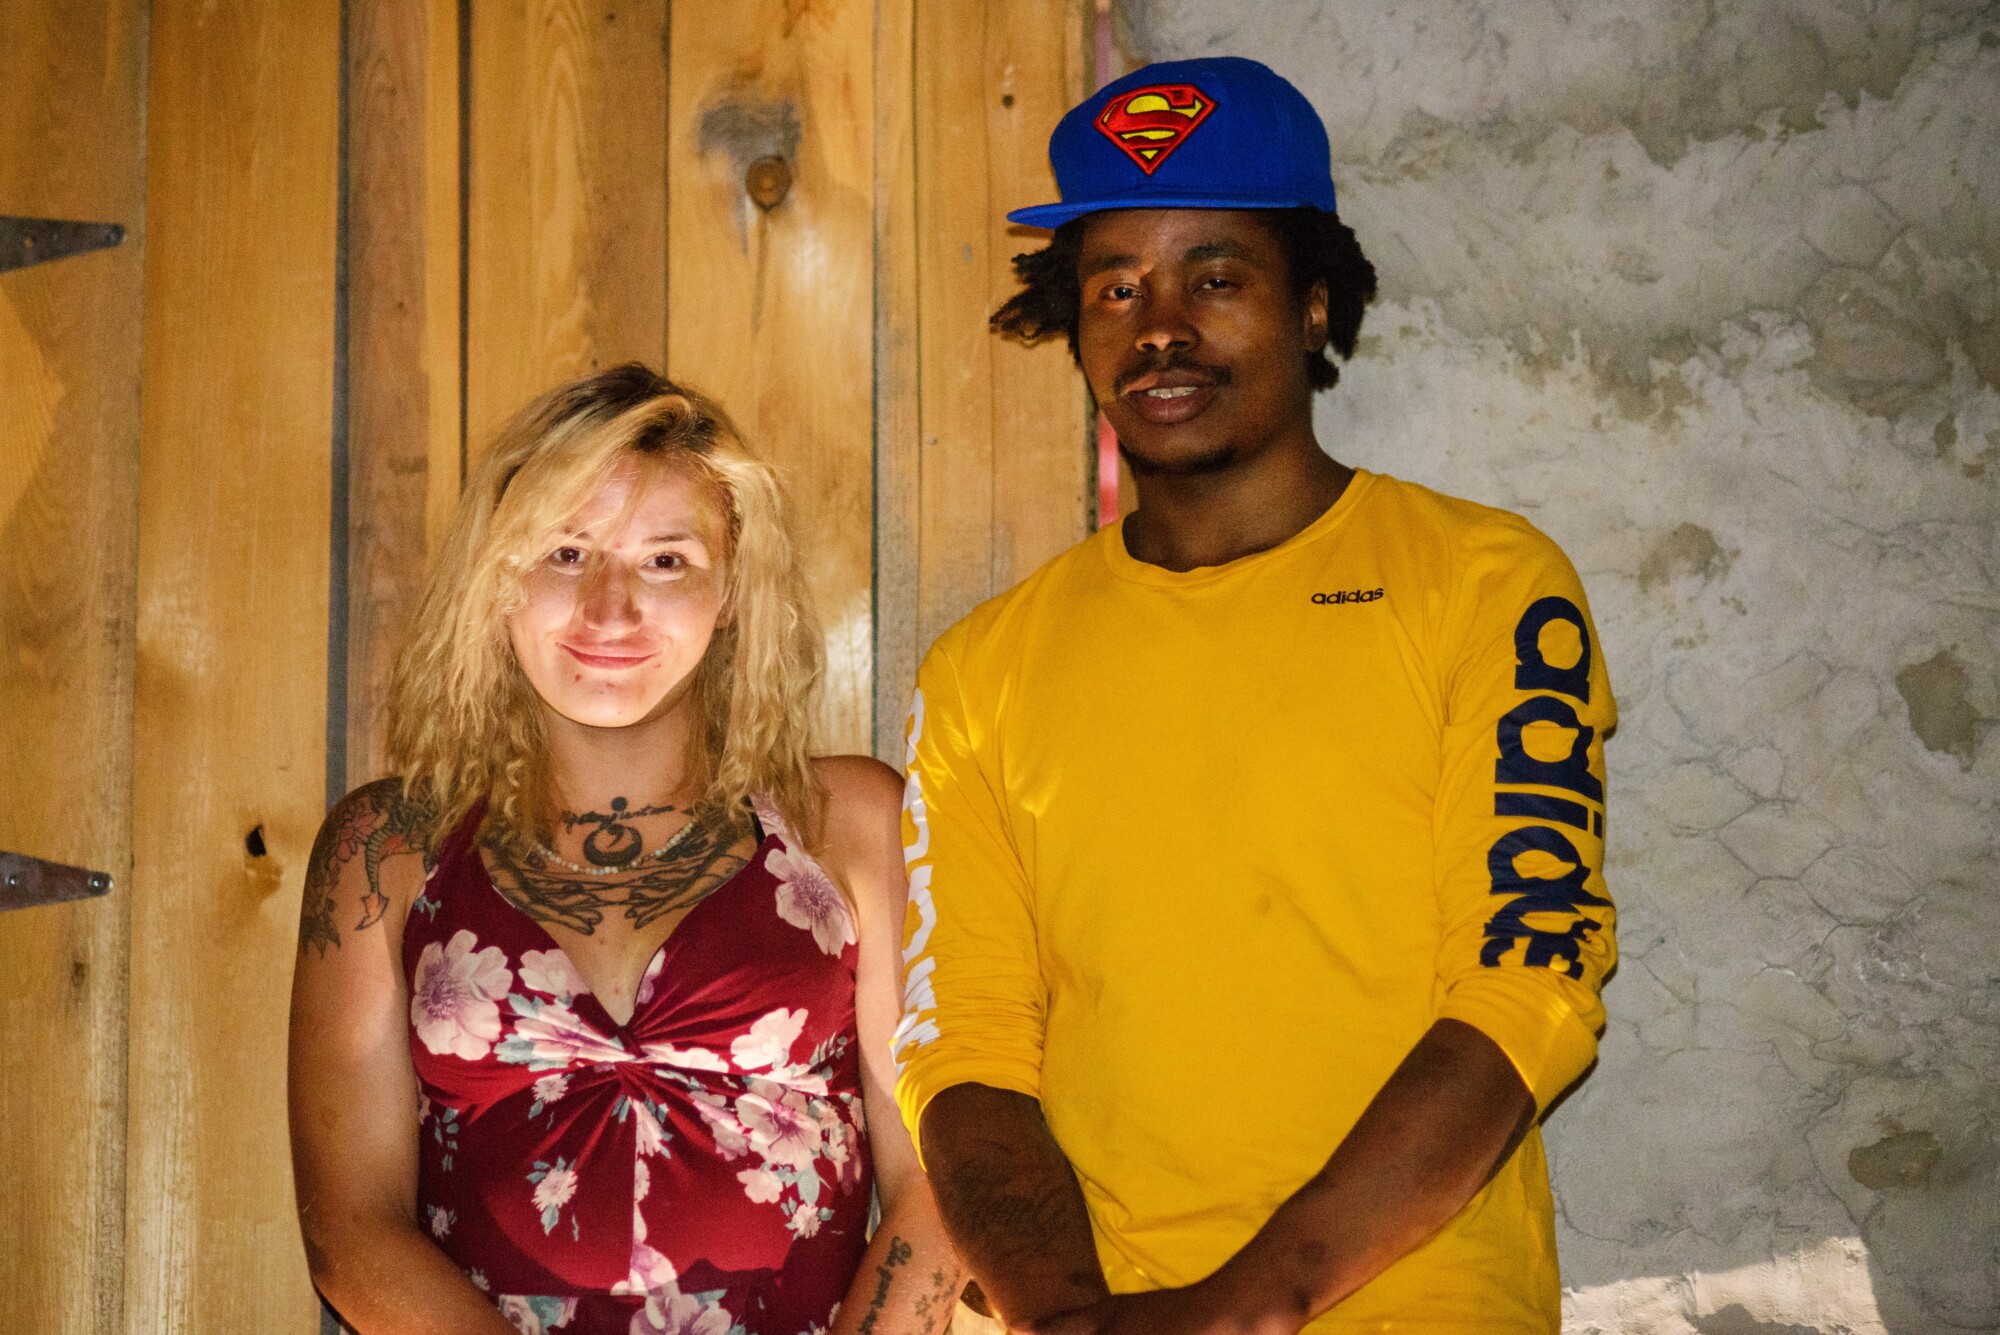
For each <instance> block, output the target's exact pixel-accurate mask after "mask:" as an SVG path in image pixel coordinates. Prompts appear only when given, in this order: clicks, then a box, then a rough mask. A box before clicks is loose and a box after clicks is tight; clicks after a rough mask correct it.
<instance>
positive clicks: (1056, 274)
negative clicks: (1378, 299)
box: [987, 208, 1375, 390]
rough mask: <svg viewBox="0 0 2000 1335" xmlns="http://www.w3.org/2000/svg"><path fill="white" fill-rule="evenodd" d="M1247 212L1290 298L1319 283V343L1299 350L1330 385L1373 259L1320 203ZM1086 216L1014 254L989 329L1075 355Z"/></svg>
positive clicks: (1320, 381) (1368, 293) (1350, 345)
mask: <svg viewBox="0 0 2000 1335" xmlns="http://www.w3.org/2000/svg"><path fill="white" fill-rule="evenodd" d="M1254 212H1255V216H1256V217H1257V218H1258V220H1259V221H1261V222H1262V223H1263V224H1264V225H1265V226H1266V227H1269V228H1270V229H1271V232H1272V234H1273V235H1275V236H1276V237H1277V238H1278V244H1279V245H1280V246H1281V247H1282V248H1283V250H1284V252H1285V272H1286V275H1287V277H1288V278H1289V279H1290V281H1291V288H1292V297H1293V299H1294V300H1296V301H1301V302H1303V301H1304V300H1305V299H1306V294H1307V293H1309V292H1311V291H1312V285H1313V284H1314V283H1316V282H1321V281H1323V282H1325V283H1326V347H1324V348H1321V349H1320V350H1319V351H1317V352H1309V353H1307V354H1306V379H1307V380H1308V381H1309V382H1310V383H1311V385H1312V387H1313V388H1314V389H1316V390H1317V389H1331V388H1332V387H1333V386H1334V385H1335V384H1337V383H1338V382H1339V380H1340V368H1339V367H1338V366H1336V365H1335V364H1334V361H1333V358H1332V357H1331V356H1330V355H1329V352H1330V351H1331V352H1337V353H1339V354H1340V356H1341V359H1342V360H1343V361H1344V360H1346V359H1347V358H1349V357H1352V356H1353V355H1354V340H1355V338H1356V336H1358V335H1359V334H1360V332H1361V315H1362V311H1363V310H1364V309H1365V308H1366V307H1367V305H1368V303H1369V302H1371V301H1373V300H1374V299H1375V266H1374V265H1372V264H1370V263H1369V262H1368V258H1367V257H1366V256H1365V255H1363V254H1362V253H1361V243H1360V242H1358V241H1356V240H1355V239H1354V232H1353V230H1352V229H1351V228H1349V227H1348V226H1347V224H1346V223H1343V222H1342V221H1341V220H1340V219H1339V218H1338V217H1337V216H1336V215H1334V214H1331V213H1328V212H1326V211H1325V210H1323V209H1312V208H1297V209H1258V210H1255V211H1254ZM1089 221H1090V219H1089V215H1085V216H1084V217H1082V218H1074V219H1071V220H1070V221H1069V222H1066V223H1064V224H1063V225H1062V226H1061V227H1058V228H1057V229H1056V231H1055V235H1054V236H1052V237H1050V238H1049V244H1048V245H1047V246H1046V247H1044V248H1043V249H1041V250H1036V251H1031V252H1029V253H1028V254H1025V255H1016V256H1015V257H1014V274H1015V276H1016V277H1018V278H1019V279H1020V280H1021V285H1022V286H1021V290H1020V291H1019V292H1016V293H1015V294H1014V297H1013V299H1012V300H1011V301H1009V302H1008V303H1007V304H1006V305H1005V306H1002V307H1001V308H1000V309H999V310H997V311H995V312H993V318H992V319H991V320H989V321H988V322H987V323H988V325H989V326H990V327H991V328H992V330H993V331H994V332H995V333H998V334H1005V335H1007V336H1009V337H1011V338H1018V339H1020V340H1021V341H1022V342H1024V343H1038V342H1040V341H1041V340H1042V339H1045V338H1049V337H1051V336H1053V335H1056V334H1062V335H1064V336H1065V337H1066V338H1068V340H1069V352H1070V356H1072V357H1076V356H1077V355H1078V352H1077V343H1076V335H1077V321H1078V318H1079V315H1080V312H1081V309H1082V299H1081V298H1082V294H1081V292H1080V291H1079V289H1078V284H1077V277H1076V263H1077V259H1078V257H1079V256H1080V255H1081V254H1082V253H1083V229H1084V225H1085V224H1086V223H1088V222H1089Z"/></svg>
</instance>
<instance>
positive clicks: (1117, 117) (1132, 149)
mask: <svg viewBox="0 0 2000 1335" xmlns="http://www.w3.org/2000/svg"><path fill="white" fill-rule="evenodd" d="M1213 110H1215V99H1214V98H1212V97H1210V96H1208V94H1206V93H1204V92H1202V91H1201V89H1199V88H1197V87H1195V86H1194V85H1193V84H1191V83H1156V84H1153V85H1152V86H1151V87H1148V88H1134V89H1133V90H1132V91H1131V92H1129V93H1126V94H1125V95H1124V96H1122V97H1114V98H1112V99H1111V100H1110V101H1109V102H1107V103H1105V104H1104V110H1103V111H1101V112H1099V113H1098V116H1097V128H1098V129H1099V130H1101V131H1103V133H1104V137H1105V138H1106V139H1109V140H1110V141H1111V142H1112V143H1114V144H1116V145H1118V147H1120V148H1122V149H1124V150H1125V156H1126V157H1128V158H1130V159H1132V161H1133V162H1135V163H1137V164H1138V165H1139V170H1140V171H1143V172H1145V173H1146V175H1148V176H1151V175H1152V174H1153V172H1154V170H1155V169H1157V168H1158V167H1159V165H1160V164H1161V163H1162V162H1165V161H1166V160H1167V159H1168V158H1170V157H1172V156H1173V152H1174V150H1175V149H1177V148H1179V147H1180V146H1181V145H1182V144H1184V143H1186V142H1187V137H1188V136H1189V135H1191V134H1193V133H1194V130H1195V127H1196V126H1197V125H1200V124H1201V123H1202V122H1203V121H1205V120H1207V119H1208V113H1209V112H1211V111H1213Z"/></svg>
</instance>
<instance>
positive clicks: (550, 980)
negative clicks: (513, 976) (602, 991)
mask: <svg viewBox="0 0 2000 1335" xmlns="http://www.w3.org/2000/svg"><path fill="white" fill-rule="evenodd" d="M521 986H522V987H525V988H527V989H528V990H529V991H531V992H546V993H548V994H549V995H550V996H552V997H555V998H556V999H557V1000H559V1001H561V1002H562V1003H563V1004H564V1005H568V1004H569V1002H570V1000H571V999H572V998H574V997H580V996H582V995H583V994H584V993H586V992H588V991H590V989H589V988H588V987H585V986H584V984H583V975H582V974H580V973H578V972H577V971H576V966H575V965H574V964H571V963H570V962H569V956H567V955H565V954H563V953H562V951H560V950H524V951H522V952H521Z"/></svg>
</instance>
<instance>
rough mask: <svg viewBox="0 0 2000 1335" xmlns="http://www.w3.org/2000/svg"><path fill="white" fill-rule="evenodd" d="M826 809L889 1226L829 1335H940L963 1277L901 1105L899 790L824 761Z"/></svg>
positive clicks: (851, 760) (885, 774) (887, 773)
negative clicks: (850, 939) (855, 943)
mask: <svg viewBox="0 0 2000 1335" xmlns="http://www.w3.org/2000/svg"><path fill="white" fill-rule="evenodd" d="M819 768H820V775H821V777H822V778H824V779H825V780H826V783H827V788H828V803H827V815H826V836H825V838H824V839H823V840H822V841H821V843H822V845H823V846H824V858H823V862H824V865H825V866H826V869H827V870H828V871H829V872H830V873H832V874H833V875H834V876H835V877H836V878H838V879H839V881H840V882H841V884H843V885H844V886H846V887H847V889H848V892H849V894H850V895H851V896H852V897H853V899H854V903H855V908H856V911H857V918H858V920H859V921H858V922H857V924H856V929H857V934H858V935H859V937H860V951H861V956H860V963H859V965H858V967H857V969H856V977H855V1013H856V1024H857V1026H858V1028H859V1030H860V1034H861V1082H862V1094H863V1099H864V1105H865V1108H866V1111H867V1116H868V1142H869V1146H870V1150H871V1152H872V1154H873V1156H874V1162H875V1185H876V1190H877V1191H878V1192H880V1193H881V1198H882V1223H881V1226H880V1227H879V1228H877V1229H876V1230H875V1236H874V1238H873V1239H872V1240H871V1241H870V1242H869V1244H868V1251H867V1254H866V1255H865V1256H863V1257H862V1260H861V1269H860V1271H859V1272H857V1273H856V1275H855V1276H854V1283H853V1284H852V1285H851V1286H850V1287H849V1289H848V1291H847V1298H846V1299H845V1301H843V1302H842V1303H841V1305H840V1318H839V1320H838V1321H836V1322H835V1323H834V1327H833V1332H832V1335H936V1333H937V1332H941V1331H943V1330H945V1329H946V1327H948V1326H949V1325H950V1324H951V1316H952V1312H953V1311H954V1310H955V1309H956V1308H957V1306H958V1295H959V1290H960V1289H962V1288H963V1287H964V1283H965V1276H964V1270H963V1267H962V1266H961V1265H960V1264H959V1260H958V1256H957V1254H956V1253H955V1252H953V1251H952V1247H951V1241H950V1239H949V1238H947V1237H946V1236H945V1231H944V1224H943V1223H942V1222H941V1221H940V1220H939V1219H938V1212H937V1204H936V1202H935V1201H933V1200H932V1199H931V1189H930V1184H929V1183H928V1182H926V1181H925V1180H924V1173H923V1169H922V1168H920V1167H919V1166H918V1164H917V1152H916V1149H915V1148H914V1147H913V1146H912V1145H911V1144H910V1133H909V1132H908V1131H907V1130H905V1129H904V1127H903V1119H902V1117H901V1115H900V1114H899V1113H898V1112H897V1110H896V1100H895V1095H894V1092H893V1091H894V1089H895V1083H896V1073H895V1070H894V1069H893V1064H892V1063H891V1061H890V1058H889V1037H890V1035H891V1034H893V1033H894V1032H895V1028H896V1024H897V1022H898V1020H900V1019H901V1017H902V1010H903V986H902V976H903V971H902V945H903V910H904V906H905V901H906V899H907V897H908V888H907V886H906V884H905V882H904V879H903V839H902V830H901V821H902V802H903V783H902V780H901V779H899V778H898V777H897V776H896V772H895V771H894V770H892V769H890V768H889V767H888V766H887V765H884V764H881V763H880V762H878V761H874V760H869V759H866V758H863V757H860V756H839V757H833V758H830V759H826V760H822V761H820V762H819Z"/></svg>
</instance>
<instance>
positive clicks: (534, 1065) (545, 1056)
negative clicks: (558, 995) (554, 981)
mask: <svg viewBox="0 0 2000 1335" xmlns="http://www.w3.org/2000/svg"><path fill="white" fill-rule="evenodd" d="M509 1004H510V1005H511V1006H512V1008H513V1010H514V1016H515V1019H514V1032H513V1033H512V1034H511V1035H509V1036H508V1039H507V1041H506V1042H505V1043H502V1044H501V1045H500V1048H499V1051H498V1054H497V1055H498V1056H499V1058H500V1060H501V1061H504V1062H515V1063H517V1064H519V1065H522V1066H525V1067H527V1068H528V1069H529V1070H531V1071H553V1070H560V1069H561V1068H563V1067H565V1066H596V1065H600V1064H604V1063H615V1062H624V1061H630V1060H632V1054H631V1053H629V1052H627V1051H626V1050H625V1048H624V1046H623V1045H622V1044H620V1043H619V1042H618V1040H617V1039H615V1038H612V1037H610V1036H609V1035H607V1034H605V1033H604V1032H603V1031H602V1030H600V1029H598V1028H596V1027H595V1026H593V1025H592V1024H591V1023H590V1022H589V1021H588V1020H585V1019H584V1018H583V1017H582V1016H581V1015H578V1014H577V1013H576V1012H575V1011H573V1010H571V1009H570V1008H569V1007H567V1006H565V1005H563V1004H562V1003H561V1002H559V1001H540V1000H537V999H536V998H534V997H527V996H521V995H519V994H518V993H517V994H516V995H515V996H513V997H512V998H510V1000H509Z"/></svg>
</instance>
